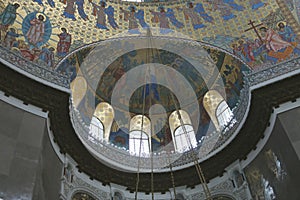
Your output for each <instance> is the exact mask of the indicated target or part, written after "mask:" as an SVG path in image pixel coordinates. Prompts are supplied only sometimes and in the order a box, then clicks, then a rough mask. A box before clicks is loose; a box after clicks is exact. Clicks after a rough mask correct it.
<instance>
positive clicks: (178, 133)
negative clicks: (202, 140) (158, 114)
mask: <svg viewBox="0 0 300 200" xmlns="http://www.w3.org/2000/svg"><path fill="white" fill-rule="evenodd" d="M169 125H170V129H171V133H172V140H173V144H174V148H175V151H177V152H184V151H187V150H189V149H191V148H195V147H197V140H196V135H195V131H194V128H193V126H192V122H191V119H190V117H189V115H188V113H187V112H186V111H184V110H178V111H174V112H172V113H171V115H170V117H169Z"/></svg>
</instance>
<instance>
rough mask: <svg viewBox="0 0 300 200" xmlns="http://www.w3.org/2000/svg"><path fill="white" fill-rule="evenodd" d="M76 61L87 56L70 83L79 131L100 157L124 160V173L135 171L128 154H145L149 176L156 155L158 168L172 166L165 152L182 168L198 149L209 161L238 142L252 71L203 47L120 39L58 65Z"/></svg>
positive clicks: (164, 39) (155, 39)
mask: <svg viewBox="0 0 300 200" xmlns="http://www.w3.org/2000/svg"><path fill="white" fill-rule="evenodd" d="M78 55H80V57H79V56H78ZM100 57H101V59H99V58H100ZM72 59H81V60H80V66H79V67H78V69H76V71H77V75H76V76H74V77H73V80H72V83H71V90H72V99H71V102H72V109H73V110H72V113H73V115H72V117H73V118H72V119H73V125H74V127H75V129H77V130H76V132H77V134H78V135H79V137H80V138H81V140H82V141H83V143H84V144H85V145H86V147H87V148H88V149H89V150H90V151H91V152H92V154H94V155H95V156H96V157H97V158H99V159H100V160H102V161H103V160H104V161H105V162H109V163H110V164H114V165H117V167H119V165H120V160H123V164H125V167H124V168H125V169H126V170H133V169H134V168H135V167H136V166H137V165H136V166H135V164H136V163H135V162H127V161H128V159H125V158H126V157H129V156H130V157H131V158H130V159H133V160H138V158H139V157H143V160H144V163H143V164H142V166H143V167H142V168H144V170H146V171H147V170H149V166H150V165H148V164H149V163H148V162H149V161H147V160H150V159H148V158H149V157H150V155H153V157H154V158H157V159H156V162H155V163H156V166H155V169H159V170H163V168H165V167H166V166H167V165H168V164H166V163H168V162H167V161H166V156H165V155H166V154H168V155H169V154H170V155H171V157H170V159H171V160H172V162H175V163H176V162H177V164H174V166H178V167H179V166H181V165H183V164H189V163H190V162H191V161H192V160H191V158H188V157H189V156H188V152H191V150H192V149H194V150H196V151H197V152H198V154H199V158H202V159H203V158H204V157H207V156H208V155H210V154H213V151H215V150H217V149H219V148H220V146H221V145H222V143H224V142H225V141H226V140H228V139H229V140H230V138H231V139H232V135H233V133H234V131H235V129H236V128H237V127H238V123H237V122H238V121H239V120H241V117H243V114H245V109H244V110H243V109H239V106H240V105H241V104H242V102H243V101H247V99H248V98H247V95H246V93H247V92H246V91H247V86H245V85H244V80H243V77H244V75H243V73H246V72H248V71H249V67H248V66H247V65H246V64H245V63H244V62H243V61H241V60H240V59H238V58H237V57H235V56H234V55H232V54H230V53H228V52H226V51H224V50H222V49H220V48H217V47H214V46H211V45H208V44H205V43H200V42H196V41H193V40H189V39H180V38H170V37H156V36H139V37H120V38H117V39H110V40H106V41H103V42H99V43H96V44H93V45H89V46H87V47H84V48H81V49H80V50H78V51H77V52H75V53H74V54H72V55H70V56H69V57H68V58H67V59H66V60H64V61H62V62H61V63H60V66H64V67H66V66H65V65H67V64H69V63H70V62H72ZM60 66H59V67H60ZM243 98H244V100H243ZM222 102H223V103H222ZM246 104H247V103H246ZM221 107H222V108H221ZM243 108H245V105H243ZM243 112H244V113H243ZM134 133H135V134H136V137H134V136H133V134H134ZM141 133H143V134H142V135H143V136H140V135H141ZM186 135H189V136H188V138H187V139H186V138H185V137H186ZM140 137H142V138H144V139H145V140H144V142H146V143H141V142H139V141H140ZM180 137H181V138H180ZM134 139H136V141H135V140H134ZM132 140H133V141H132ZM134 141H135V142H134ZM144 145H146V146H144ZM102 148H104V149H106V150H105V151H104V150H103V149H102ZM107 149H109V150H107ZM108 151H109V152H111V154H112V155H110V154H108V153H107V152H108ZM103 152H104V153H103ZM151 152H153V154H151ZM185 154H186V155H185ZM118 156H121V157H123V159H119V158H118ZM121 163H122V162H121ZM147 165H148V166H147ZM121 168H122V167H121Z"/></svg>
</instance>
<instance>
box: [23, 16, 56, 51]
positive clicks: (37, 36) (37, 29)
mask: <svg viewBox="0 0 300 200" xmlns="http://www.w3.org/2000/svg"><path fill="white" fill-rule="evenodd" d="M22 33H23V35H24V37H25V41H26V42H27V43H28V44H29V48H30V49H33V48H37V49H38V48H39V47H41V46H42V45H44V44H46V43H47V42H48V40H49V39H50V37H51V34H52V26H51V22H50V20H49V18H48V17H47V16H46V15H45V14H44V13H38V12H36V11H35V12H32V13H29V14H28V15H27V16H26V17H25V18H24V19H23V22H22Z"/></svg>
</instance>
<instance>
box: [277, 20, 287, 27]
mask: <svg viewBox="0 0 300 200" xmlns="http://www.w3.org/2000/svg"><path fill="white" fill-rule="evenodd" d="M280 23H283V24H284V26H286V22H285V21H280V22H278V23H277V24H276V25H277V27H278V25H279V24H280Z"/></svg>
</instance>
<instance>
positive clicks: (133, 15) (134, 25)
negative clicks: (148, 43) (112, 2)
mask: <svg viewBox="0 0 300 200" xmlns="http://www.w3.org/2000/svg"><path fill="white" fill-rule="evenodd" d="M120 10H121V11H122V12H123V13H124V20H125V21H128V23H129V26H128V32H129V33H132V34H140V31H139V30H138V27H139V26H138V23H139V24H140V25H141V26H142V27H143V28H148V27H149V25H148V24H147V23H146V22H145V20H144V11H143V10H139V11H138V12H136V7H135V6H134V5H130V6H129V7H128V10H123V9H122V8H120Z"/></svg>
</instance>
